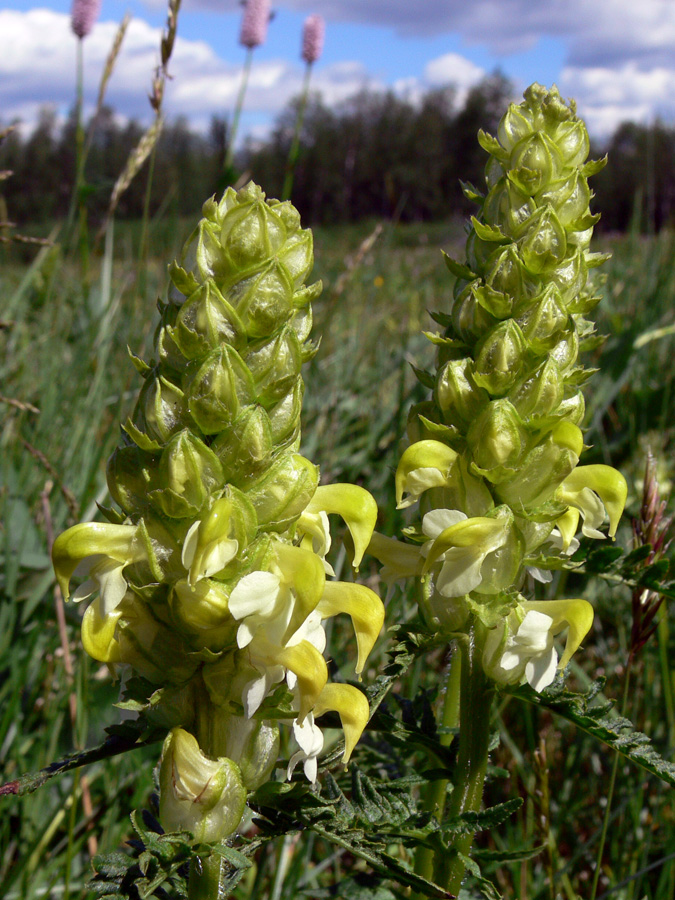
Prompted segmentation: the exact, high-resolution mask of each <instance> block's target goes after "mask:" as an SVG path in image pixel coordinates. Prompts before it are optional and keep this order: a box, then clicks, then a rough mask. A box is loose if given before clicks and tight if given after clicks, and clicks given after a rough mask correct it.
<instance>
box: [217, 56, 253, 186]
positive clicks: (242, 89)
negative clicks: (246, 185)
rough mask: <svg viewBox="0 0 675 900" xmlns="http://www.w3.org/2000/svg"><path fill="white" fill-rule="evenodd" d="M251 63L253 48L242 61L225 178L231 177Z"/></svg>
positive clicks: (224, 167)
mask: <svg viewBox="0 0 675 900" xmlns="http://www.w3.org/2000/svg"><path fill="white" fill-rule="evenodd" d="M252 61H253V47H247V48H246V58H245V59H244V68H243V69H242V73H241V82H240V84H239V93H238V95H237V103H236V105H235V107H234V115H233V116H232V127H231V128H230V135H229V138H228V141H227V152H226V153H225V161H224V163H223V170H224V172H225V177H226V178H228V179H231V177H232V160H233V159H234V142H235V141H236V139H237V132H238V130H239V120H240V119H241V111H242V109H243V107H244V99H245V97H246V89H247V88H248V79H249V76H250V74H251V63H252Z"/></svg>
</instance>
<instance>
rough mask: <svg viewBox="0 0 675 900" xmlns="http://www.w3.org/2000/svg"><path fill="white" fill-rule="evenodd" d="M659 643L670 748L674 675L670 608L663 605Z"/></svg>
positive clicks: (674, 740) (674, 727) (674, 733)
mask: <svg viewBox="0 0 675 900" xmlns="http://www.w3.org/2000/svg"><path fill="white" fill-rule="evenodd" d="M657 637H658V642H659V665H660V667H661V683H662V685H663V688H662V690H663V700H664V703H665V707H666V720H667V722H668V746H669V747H670V748H671V752H672V749H673V746H675V706H674V705H673V673H672V672H671V668H670V654H669V652H668V644H669V641H670V634H669V628H668V607H667V606H666V604H665V603H662V604H661V609H660V610H659V624H658V629H657Z"/></svg>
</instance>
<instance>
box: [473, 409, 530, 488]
mask: <svg viewBox="0 0 675 900" xmlns="http://www.w3.org/2000/svg"><path fill="white" fill-rule="evenodd" d="M467 441H468V444H469V447H470V448H471V452H472V455H473V461H474V463H475V464H476V465H477V466H478V467H479V469H481V470H482V474H483V475H484V476H485V477H486V478H487V479H488V480H489V481H491V482H493V483H498V482H499V481H502V480H504V478H506V477H507V476H508V474H510V470H513V469H514V468H515V466H516V464H517V463H518V460H519V459H520V457H521V455H522V452H523V449H524V447H525V441H526V435H525V432H524V430H523V427H522V425H521V422H520V417H519V416H518V414H517V412H516V411H515V409H514V408H513V406H512V405H511V403H510V402H509V401H508V400H493V401H492V402H491V403H489V404H488V405H487V406H486V408H485V409H484V410H483V412H482V413H481V414H480V415H479V416H478V418H477V419H476V420H475V422H474V423H473V424H472V425H471V426H470V428H469V432H468V435H467Z"/></svg>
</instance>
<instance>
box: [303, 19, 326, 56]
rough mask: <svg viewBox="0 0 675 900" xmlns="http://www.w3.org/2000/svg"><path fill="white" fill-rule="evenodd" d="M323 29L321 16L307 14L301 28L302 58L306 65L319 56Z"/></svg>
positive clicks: (323, 23)
mask: <svg viewBox="0 0 675 900" xmlns="http://www.w3.org/2000/svg"><path fill="white" fill-rule="evenodd" d="M325 31H326V23H325V22H324V19H323V16H307V18H306V19H305V24H304V26H303V29H302V58H303V59H304V61H305V62H306V63H307V64H308V65H311V64H312V63H315V62H316V61H317V59H318V58H319V57H320V56H321V52H322V50H323V39H324V34H325Z"/></svg>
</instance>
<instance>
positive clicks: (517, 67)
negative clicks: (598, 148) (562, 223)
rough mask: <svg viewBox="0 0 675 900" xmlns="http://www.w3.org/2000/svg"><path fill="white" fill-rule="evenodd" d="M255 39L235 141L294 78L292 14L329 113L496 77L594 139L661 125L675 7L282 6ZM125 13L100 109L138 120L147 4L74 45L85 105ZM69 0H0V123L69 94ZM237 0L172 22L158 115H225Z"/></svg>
mask: <svg viewBox="0 0 675 900" xmlns="http://www.w3.org/2000/svg"><path fill="white" fill-rule="evenodd" d="M273 8H274V9H275V17H274V19H273V21H272V22H271V23H270V27H269V32H268V38H267V41H266V43H265V44H264V45H263V46H262V47H260V48H258V49H257V50H256V51H255V54H254V66H253V70H252V75H251V82H250V89H249V94H248V97H247V112H246V115H245V117H244V119H243V121H242V134H246V133H250V134H252V135H253V136H262V135H264V134H265V133H266V131H267V130H269V128H270V127H271V125H272V123H273V122H274V119H275V117H276V116H277V115H278V114H279V112H280V111H281V110H282V109H283V107H284V106H285V104H286V103H287V102H288V100H289V99H290V98H291V97H293V96H294V95H295V94H297V93H298V91H299V89H300V84H301V80H302V74H303V64H302V63H301V61H300V58H299V51H300V34H301V29H302V23H303V20H304V18H305V16H306V15H308V14H310V13H320V14H321V15H323V16H324V17H325V19H326V43H325V50H324V54H323V56H322V58H321V59H320V60H319V62H318V63H317V64H316V66H315V70H314V74H313V86H314V87H315V88H316V89H318V90H320V91H321V93H322V95H323V97H324V99H325V101H326V102H328V103H339V102H341V101H342V100H344V99H346V98H347V97H349V96H350V95H351V94H353V93H355V92H356V91H357V90H359V89H360V88H362V87H364V86H369V87H370V88H372V89H375V90H380V89H382V90H383V89H386V88H392V89H394V90H396V91H398V92H400V93H402V94H405V95H407V96H409V97H415V96H417V95H419V94H420V93H421V92H423V91H424V90H426V89H428V88H429V87H438V86H441V85H444V84H447V83H453V84H455V85H456V86H457V88H458V94H459V99H460V100H461V98H462V97H463V96H464V95H465V93H466V91H467V90H468V89H469V88H470V87H471V86H472V85H473V84H475V83H476V82H477V81H478V80H480V78H481V77H482V76H484V75H485V74H488V73H490V72H492V71H494V70H495V69H497V68H499V69H500V70H501V71H502V72H504V74H506V75H507V76H509V77H510V78H511V79H512V80H513V81H514V84H515V85H516V88H517V90H518V91H522V89H523V88H524V87H525V86H527V84H529V83H530V82H531V81H535V80H537V81H540V82H542V83H544V84H551V83H552V82H554V81H555V82H557V83H558V85H559V86H560V88H561V90H562V91H563V93H564V94H566V95H568V96H575V97H576V99H577V101H578V103H579V109H580V112H581V113H582V114H583V115H584V116H585V117H586V119H587V122H588V124H589V128H590V130H591V132H592V133H594V134H595V135H596V136H598V137H603V136H607V135H609V134H610V133H611V131H612V130H613V129H614V128H615V127H616V125H617V124H618V123H619V122H620V121H622V120H625V119H633V120H638V121H652V120H653V119H654V118H655V117H656V116H659V117H661V118H663V119H665V120H666V121H669V122H672V121H675V97H674V96H673V93H674V92H673V90H672V85H673V83H675V81H674V76H675V0H639V2H638V0H593V2H589V0H539V2H538V3H536V4H533V3H532V2H531V0H472V3H470V4H467V3H466V0H282V2H279V3H276V4H273ZM127 10H128V11H130V12H131V14H132V16H133V21H132V24H131V26H130V28H129V31H128V33H127V37H126V39H125V45H124V48H123V51H122V56H121V57H120V60H119V63H118V65H117V68H116V71H115V73H114V74H113V77H112V79H111V81H110V87H109V94H108V100H109V102H110V103H111V104H112V105H113V106H114V107H115V109H116V110H117V112H118V113H119V114H120V115H122V116H125V117H135V118H137V119H141V120H149V118H150V115H151V110H150V107H149V104H148V102H147V93H148V90H149V86H150V81H151V77H152V71H153V67H154V65H155V64H156V62H157V55H158V46H159V34H160V29H161V28H162V26H163V24H164V21H165V18H166V8H165V5H164V3H163V2H161V0H147V2H138V0H136V2H131V3H129V2H127V0H103V5H102V10H101V15H100V18H99V21H98V24H97V25H96V27H95V29H94V31H93V32H92V34H91V35H90V36H89V37H87V38H86V39H85V44H84V51H85V75H86V84H87V86H88V90H87V97H88V102H89V103H90V104H91V103H93V99H94V97H95V93H96V89H97V85H98V80H99V78H100V73H101V70H102V67H103V63H104V60H105V57H106V55H107V52H108V48H109V46H110V44H111V42H112V39H113V37H114V34H115V31H116V27H117V24H118V23H119V21H120V20H121V18H122V16H123V15H124V13H125V12H126V11H127ZM69 12H70V2H69V0H48V2H45V3H38V4H36V3H31V2H29V0H9V2H6V3H5V4H4V6H3V9H2V10H0V110H1V113H0V115H1V116H2V120H3V121H4V122H7V121H11V120H12V119H14V118H19V119H20V120H21V121H22V122H23V123H24V124H25V125H26V127H29V126H30V125H31V123H32V122H34V121H35V119H36V116H37V114H38V110H39V108H40V106H42V105H45V104H50V105H52V106H53V107H54V108H55V109H56V110H57V112H58V114H59V115H64V114H65V113H66V112H67V110H68V107H69V105H70V104H71V103H72V98H73V91H74V66H75V61H74V60H75V40H76V39H75V38H74V37H73V36H72V34H71V33H70V31H69ZM240 18H241V7H240V5H239V4H238V2H237V0H184V5H183V7H182V8H181V11H180V15H179V27H178V34H179V40H178V42H177V44H176V48H175V52H174V57H173V59H172V63H171V66H170V71H171V73H172V75H173V80H172V82H171V83H170V85H169V87H168V89H167V96H166V111H167V114H168V115H185V116H187V117H188V118H189V119H190V121H191V122H192V123H193V125H194V126H195V127H198V128H206V127H207V126H208V122H209V120H210V118H211V116H212V115H225V116H227V115H229V114H230V113H231V110H232V106H233V104H234V98H235V95H236V91H237V88H238V84H239V73H240V69H241V63H242V61H243V57H244V50H243V48H242V47H240V46H239V44H238V34H239V25H240Z"/></svg>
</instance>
